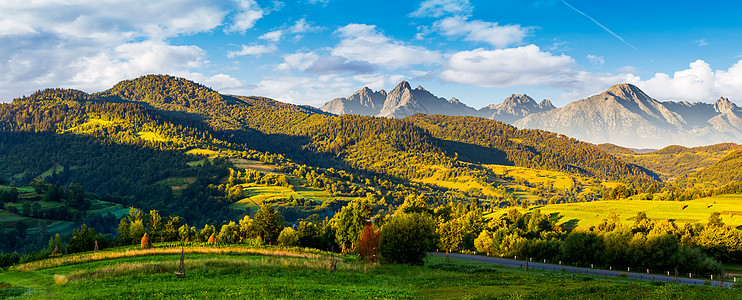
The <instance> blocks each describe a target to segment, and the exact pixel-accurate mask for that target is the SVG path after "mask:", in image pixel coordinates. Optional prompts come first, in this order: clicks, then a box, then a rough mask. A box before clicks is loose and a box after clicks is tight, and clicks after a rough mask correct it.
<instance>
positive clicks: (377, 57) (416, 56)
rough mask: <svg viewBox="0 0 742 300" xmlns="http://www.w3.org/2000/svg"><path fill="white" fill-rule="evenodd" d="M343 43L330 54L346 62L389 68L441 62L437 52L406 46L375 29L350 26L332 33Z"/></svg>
mask: <svg viewBox="0 0 742 300" xmlns="http://www.w3.org/2000/svg"><path fill="white" fill-rule="evenodd" d="M335 33H336V34H337V35H339V36H340V37H341V38H342V40H341V42H340V44H338V45H337V46H335V48H333V49H332V55H335V56H340V57H344V58H347V59H349V60H356V61H365V62H368V63H370V64H374V65H379V66H384V67H387V68H390V69H397V68H405V67H407V66H409V65H416V64H431V63H438V62H440V61H441V59H442V56H441V54H440V53H438V52H436V51H432V50H428V49H425V48H423V47H417V46H410V45H405V44H404V43H402V42H400V41H396V40H392V39H390V38H388V37H386V36H384V34H382V33H380V32H379V31H378V30H377V29H376V26H374V25H366V24H349V25H346V26H344V27H342V28H340V29H338V30H337V31H336V32H335Z"/></svg>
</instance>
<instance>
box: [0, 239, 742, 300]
mask: <svg viewBox="0 0 742 300" xmlns="http://www.w3.org/2000/svg"><path fill="white" fill-rule="evenodd" d="M224 247H226V249H220V247H217V248H212V249H204V247H195V248H194V247H190V246H189V247H186V248H185V249H186V255H185V263H184V265H185V269H186V273H185V277H184V278H182V279H181V278H177V277H176V276H175V275H174V274H173V272H174V271H175V270H177V268H178V267H177V263H178V261H179V259H180V255H179V254H175V253H173V252H179V250H180V249H179V248H177V247H176V248H170V251H168V250H167V249H162V248H156V249H153V250H142V251H139V250H130V249H131V248H117V249H112V250H104V251H102V252H100V253H98V254H91V253H83V254H75V255H71V256H70V257H67V258H65V259H67V260H69V261H73V262H77V263H66V264H60V263H55V262H60V260H61V259H62V258H56V259H51V260H46V261H40V262H35V263H30V264H27V265H20V266H17V267H13V268H12V269H10V270H6V271H4V272H2V273H0V297H3V298H5V297H17V298H14V299H37V298H55V299H87V298H90V299H104V298H108V299H110V298H146V299H206V298H210V299H236V298H240V299H264V298H270V299H464V298H465V299H490V298H506V299H535V298H539V299H563V298H565V297H568V298H569V297H577V298H592V299H646V298H651V299H697V298H704V299H735V298H739V297H740V296H742V295H740V292H741V291H740V290H739V289H720V288H717V287H710V286H686V285H674V284H667V285H662V284H652V283H651V282H646V281H637V280H631V279H626V278H605V277H595V276H589V275H582V274H574V273H563V272H553V271H537V270H534V271H523V270H521V269H513V268H507V267H500V266H493V265H488V264H483V263H477V262H469V261H463V260H457V259H451V261H450V262H446V260H445V258H443V257H430V256H429V257H428V258H427V259H426V263H425V265H424V266H408V265H385V264H382V265H377V264H364V263H361V262H359V261H358V259H357V258H356V257H354V256H340V262H339V263H338V266H337V271H336V272H334V273H329V272H328V264H329V258H328V256H327V254H309V255H304V254H299V253H297V252H301V249H290V250H288V251H290V252H286V251H285V250H282V249H275V248H273V249H271V248H269V249H265V250H262V251H261V250H258V251H251V250H250V249H245V248H244V247H241V246H234V245H226V246H224ZM145 251H150V254H148V253H146V252H145ZM121 252H125V253H126V254H129V255H127V256H126V257H121V256H122V254H123V253H121ZM193 252H198V253H193ZM96 255H98V256H100V257H101V259H100V260H87V259H83V258H85V257H88V258H90V257H95V256H96ZM55 260H56V261H55ZM78 261H79V262H78Z"/></svg>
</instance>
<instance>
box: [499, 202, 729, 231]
mask: <svg viewBox="0 0 742 300" xmlns="http://www.w3.org/2000/svg"><path fill="white" fill-rule="evenodd" d="M741 207H742V195H720V196H713V197H707V198H701V199H695V200H691V201H682V202H679V201H647V200H631V199H621V200H610V201H594V202H579V203H567V204H550V205H540V206H532V207H529V208H528V210H523V209H522V208H517V209H518V210H520V211H521V212H522V213H525V212H530V211H533V210H535V209H539V210H541V213H544V214H549V215H551V216H552V219H555V220H556V221H557V224H559V225H560V226H563V227H576V228H587V227H590V226H594V225H598V224H599V223H600V222H601V221H602V220H603V219H606V218H608V216H609V215H610V213H611V212H615V213H617V214H618V215H619V217H620V219H621V221H622V222H623V224H624V225H631V224H633V223H634V220H635V218H636V214H637V213H638V212H640V211H644V212H646V213H647V217H648V218H650V219H655V220H672V221H674V222H675V223H676V224H678V225H682V224H685V223H706V222H707V221H708V218H709V216H710V215H711V213H713V212H719V213H720V214H721V218H722V220H723V221H724V223H725V224H729V225H734V226H740V225H742V209H741ZM508 210H509V209H501V210H498V211H495V212H493V213H490V214H488V215H487V217H490V218H496V217H499V216H500V215H502V214H505V213H507V211H508Z"/></svg>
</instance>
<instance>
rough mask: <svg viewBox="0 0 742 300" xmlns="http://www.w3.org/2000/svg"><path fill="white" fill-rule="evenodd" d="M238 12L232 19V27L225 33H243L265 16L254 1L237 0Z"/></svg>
mask: <svg viewBox="0 0 742 300" xmlns="http://www.w3.org/2000/svg"><path fill="white" fill-rule="evenodd" d="M237 3H238V5H239V8H240V9H239V11H238V12H237V13H236V14H234V16H233V17H232V26H230V27H229V28H228V29H227V31H229V32H240V33H245V31H246V30H248V29H250V28H253V27H254V26H255V23H256V22H257V21H258V20H260V18H262V17H263V15H264V14H265V11H264V10H263V9H262V8H260V6H258V3H257V2H255V0H237Z"/></svg>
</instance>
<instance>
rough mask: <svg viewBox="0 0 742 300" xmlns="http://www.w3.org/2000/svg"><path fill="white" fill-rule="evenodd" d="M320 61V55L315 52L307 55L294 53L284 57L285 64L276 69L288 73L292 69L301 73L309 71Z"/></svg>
mask: <svg viewBox="0 0 742 300" xmlns="http://www.w3.org/2000/svg"><path fill="white" fill-rule="evenodd" d="M317 60H319V55H317V53H314V52H307V53H294V54H289V55H284V56H283V61H284V62H283V63H282V64H280V65H278V67H276V69H277V70H281V71H288V70H291V69H297V70H300V71H304V70H306V69H308V68H309V67H311V66H312V64H314V62H316V61H317Z"/></svg>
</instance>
